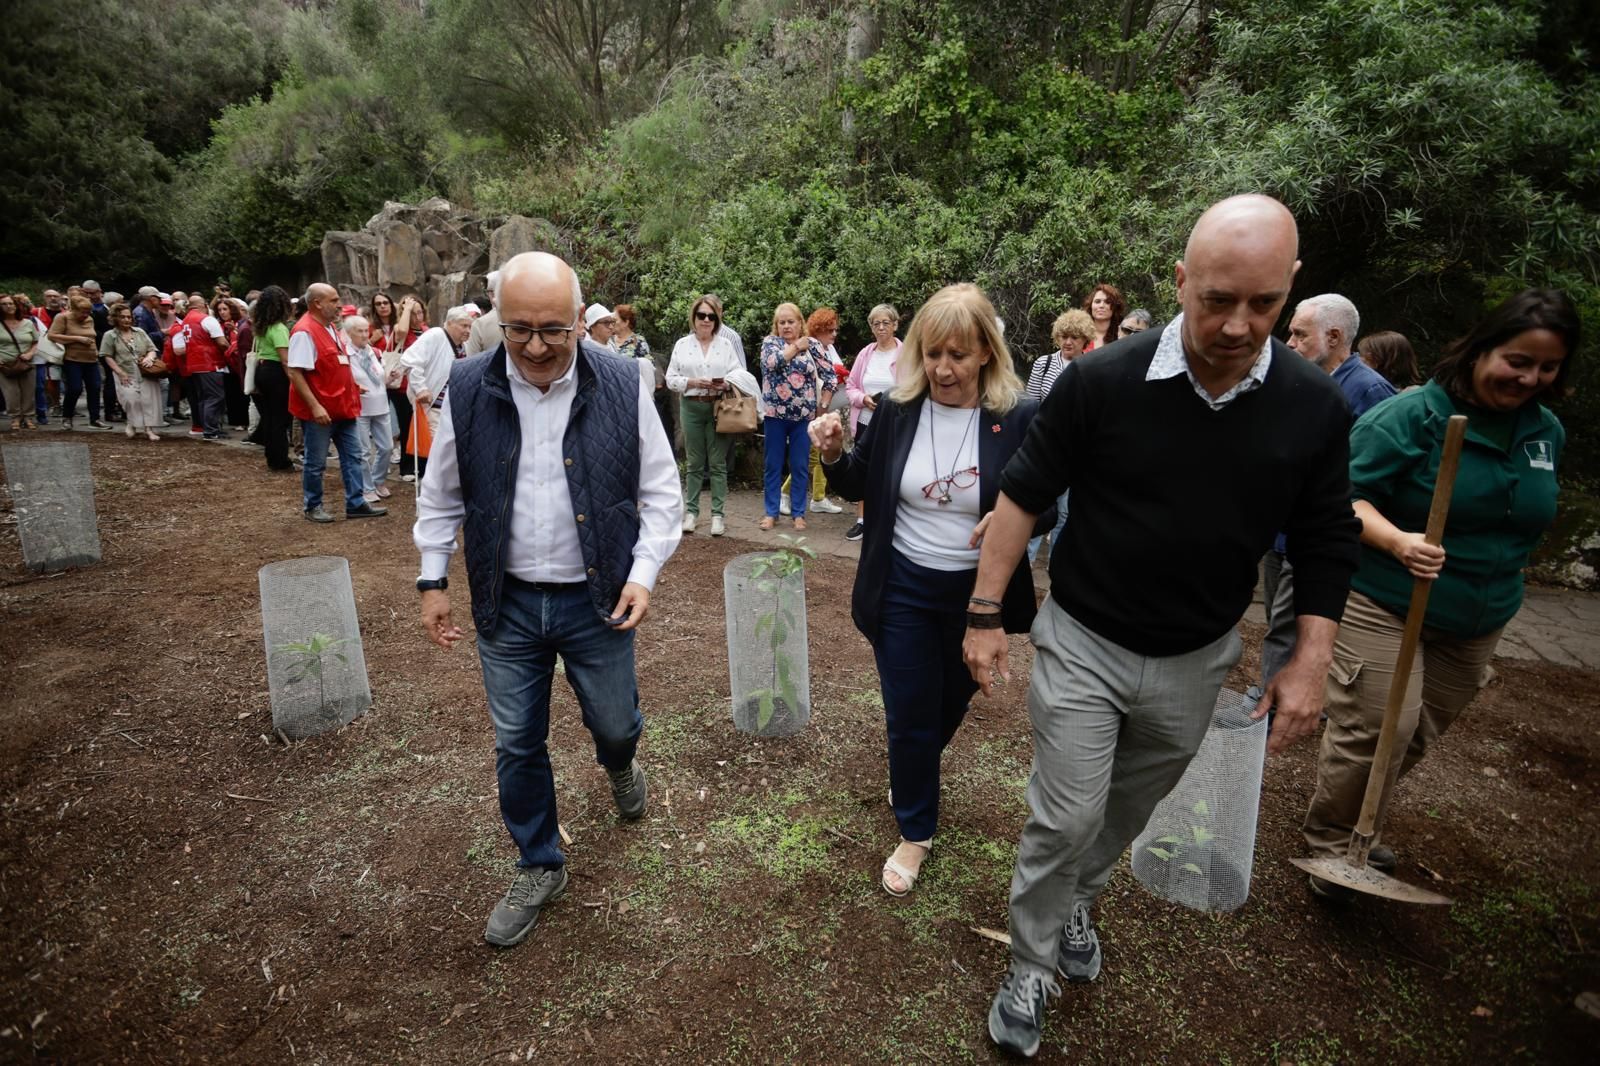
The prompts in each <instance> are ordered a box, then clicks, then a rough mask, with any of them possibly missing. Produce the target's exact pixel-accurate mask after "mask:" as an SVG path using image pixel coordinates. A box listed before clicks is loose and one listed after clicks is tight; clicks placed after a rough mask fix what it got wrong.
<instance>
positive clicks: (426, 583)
mask: <svg viewBox="0 0 1600 1066" xmlns="http://www.w3.org/2000/svg"><path fill="white" fill-rule="evenodd" d="M449 587H450V579H449V578H447V577H419V578H417V591H418V592H427V591H428V590H429V589H438V590H439V591H440V592H443V591H444V590H445V589H447V588H449Z"/></svg>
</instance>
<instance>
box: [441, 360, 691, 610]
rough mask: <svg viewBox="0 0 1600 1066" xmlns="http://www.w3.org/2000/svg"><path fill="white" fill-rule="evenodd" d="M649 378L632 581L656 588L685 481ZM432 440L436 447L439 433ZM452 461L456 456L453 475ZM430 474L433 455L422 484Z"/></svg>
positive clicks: (643, 395)
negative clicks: (680, 474) (680, 480)
mask: <svg viewBox="0 0 1600 1066" xmlns="http://www.w3.org/2000/svg"><path fill="white" fill-rule="evenodd" d="M651 381H652V385H646V384H645V383H644V382H643V381H642V380H641V381H640V382H639V539H638V540H637V541H635V542H634V545H633V568H632V569H631V570H630V571H629V572H628V580H629V581H631V582H634V583H635V584H639V585H643V586H644V587H645V588H647V589H652V590H653V589H654V588H655V585H656V577H657V576H658V575H659V574H660V573H661V568H662V567H663V566H665V565H666V563H667V560H668V559H670V558H672V553H673V552H674V551H676V550H677V548H678V541H679V540H681V539H682V538H683V486H682V485H680V484H679V483H678V461H677V460H676V459H675V458H674V457H673V455H672V442H671V441H669V440H668V439H667V431H666V429H665V428H664V427H663V426H662V425H661V418H660V416H659V415H657V414H656V405H655V399H654V397H653V396H652V393H653V392H654V391H655V390H654V388H653V383H654V378H653V377H652V379H651ZM446 406H448V405H446ZM441 428H442V427H441ZM434 440H435V444H434V447H435V448H437V447H438V443H437V441H438V438H437V437H436V438H434ZM451 450H452V451H454V448H452V449H451ZM454 461H455V460H454V459H453V458H452V460H451V463H452V467H451V475H452V477H453V476H454V475H455V469H454V465H453V464H454ZM432 478H433V460H432V459H431V458H430V459H429V460H428V477H427V478H426V479H424V481H423V484H424V485H426V484H427V483H428V481H429V480H432ZM418 524H419V525H420V524H421V523H420V522H419V523H418Z"/></svg>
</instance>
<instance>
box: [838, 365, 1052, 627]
mask: <svg viewBox="0 0 1600 1066" xmlns="http://www.w3.org/2000/svg"><path fill="white" fill-rule="evenodd" d="M925 399H926V397H924V398H922V399H917V400H914V401H912V402H911V403H909V404H904V405H902V404H899V403H896V402H895V401H894V400H891V399H889V397H888V395H887V394H883V395H880V396H879V397H878V408H877V410H875V411H873V412H872V421H871V422H869V423H867V427H866V429H865V430H864V431H863V432H862V434H861V435H860V436H859V437H858V438H857V439H856V446H855V450H854V451H851V452H849V453H847V454H845V455H843V456H841V457H840V459H839V461H838V462H837V463H832V464H829V463H824V464H822V472H823V473H824V474H825V475H826V476H827V479H828V487H829V488H831V489H832V490H833V491H834V492H836V493H838V494H839V495H840V496H843V497H844V498H845V499H847V500H850V501H852V502H854V501H856V500H861V499H865V500H866V501H867V511H868V513H869V514H870V516H871V518H872V520H871V521H870V522H868V523H867V531H866V535H865V536H864V537H863V538H862V541H861V562H860V563H859V564H858V565H857V567H856V585H855V591H854V592H853V593H852V594H851V596H850V614H851V617H852V618H854V619H855V623H856V628H857V629H859V630H861V632H862V634H863V635H865V636H866V638H867V640H869V641H871V640H874V639H875V638H876V637H877V634H878V618H879V614H880V609H881V606H882V603H883V594H884V589H885V583H884V575H885V574H887V573H888V572H889V561H890V554H891V553H892V552H893V551H894V522H895V515H896V511H897V504H898V502H899V497H900V478H901V476H902V475H903V474H904V473H905V469H906V461H907V460H908V459H909V458H910V456H911V444H912V442H913V441H914V440H915V439H916V436H917V423H918V421H919V420H920V419H921V417H922V404H923V402H924V400H925ZM1038 410H1039V405H1038V403H1037V402H1036V401H1034V400H1028V399H1021V400H1018V401H1017V406H1015V407H1013V408H1012V409H1011V411H1010V412H1009V413H1007V414H1005V415H1002V416H999V417H996V416H995V415H994V414H993V413H991V412H990V411H988V410H985V411H983V412H982V415H981V417H980V419H979V430H978V499H979V504H978V506H979V509H980V515H979V517H980V518H981V517H982V515H986V514H988V513H989V512H990V511H992V510H994V504H995V500H996V499H997V498H998V497H999V495H1000V471H1001V470H1003V469H1004V468H1005V465H1006V463H1007V461H1008V460H1010V458H1011V456H1012V453H1014V452H1015V451H1016V450H1017V449H1018V448H1019V447H1021V446H1022V441H1023V439H1024V438H1025V437H1026V436H1027V434H1028V425H1029V423H1031V422H1032V421H1033V416H1034V414H1035V413H1037V411H1038ZM1047 511H1048V513H1045V514H1041V515H1039V517H1038V520H1037V521H1036V522H1035V524H1034V533H1035V535H1037V534H1040V533H1048V532H1049V531H1050V528H1051V527H1052V526H1053V525H1055V521H1056V510H1055V508H1054V507H1050V508H1048V509H1047ZM1030 570H1031V567H1030V566H1029V564H1028V558H1027V556H1026V555H1024V556H1023V557H1022V559H1021V561H1020V562H1018V564H1017V569H1016V571H1015V572H1014V573H1013V574H1012V575H1011V582H1010V584H1008V585H1007V586H1006V592H1005V595H1004V596H1003V597H1002V598H1001V603H1002V604H1003V605H1004V606H1003V607H1002V608H1001V611H1000V615H1001V618H1002V620H1003V621H1004V623H1005V629H1006V632H1007V633H1026V632H1027V631H1028V630H1029V629H1030V628H1032V626H1033V616H1034V615H1035V614H1036V613H1037V612H1038V610H1039V603H1038V600H1037V599H1036V598H1035V596H1034V593H1033V575H1032V574H1031V573H1030ZM953 606H959V607H962V608H965V604H960V605H953Z"/></svg>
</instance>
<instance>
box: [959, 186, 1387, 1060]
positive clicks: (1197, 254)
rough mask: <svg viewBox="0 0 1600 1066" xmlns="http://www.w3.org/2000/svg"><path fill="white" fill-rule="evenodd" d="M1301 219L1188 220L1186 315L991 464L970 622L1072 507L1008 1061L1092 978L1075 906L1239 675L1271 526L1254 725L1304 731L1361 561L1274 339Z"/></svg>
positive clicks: (1348, 516)
mask: <svg viewBox="0 0 1600 1066" xmlns="http://www.w3.org/2000/svg"><path fill="white" fill-rule="evenodd" d="M1297 244H1298V236H1297V234H1296V230H1295V225H1294V219H1293V217H1292V216H1291V215H1290V214H1289V212H1288V210H1287V209H1286V208H1285V207H1284V206H1283V205H1282V204H1280V203H1278V202H1277V201H1276V200H1272V199H1269V198H1267V197H1264V196H1242V197H1234V198H1232V199H1229V200H1224V201H1222V202H1221V203H1219V204H1216V205H1214V206H1213V207H1212V208H1211V209H1210V210H1208V211H1207V212H1206V213H1205V214H1204V215H1203V216H1201V218H1200V220H1199V222H1197V223H1196V225H1195V228H1194V231H1193V232H1192V233H1191V235H1190V237H1189V243H1188V247H1187V248H1186V249H1185V253H1184V258H1183V260H1182V261H1181V262H1179V263H1178V264H1177V270H1176V272H1177V282H1178V292H1179V297H1180V300H1181V302H1182V305H1183V313H1182V314H1181V315H1179V316H1178V317H1177V318H1176V319H1174V320H1173V322H1172V323H1171V324H1170V325H1168V326H1167V327H1166V328H1165V329H1164V330H1162V331H1161V332H1160V333H1157V332H1156V331H1154V330H1150V331H1147V332H1146V333H1144V334H1143V335H1141V336H1138V337H1135V338H1129V339H1127V340H1123V341H1119V342H1117V343H1116V344H1113V345H1110V346H1108V347H1106V348H1104V349H1101V350H1100V351H1098V352H1093V353H1090V354H1089V355H1086V356H1082V357H1081V358H1079V359H1076V360H1074V361H1073V362H1072V364H1071V365H1069V366H1068V368H1067V369H1066V370H1065V371H1063V373H1062V375H1061V377H1060V379H1059V380H1058V381H1057V382H1056V385H1055V387H1054V389H1053V390H1052V391H1051V393H1050V395H1049V396H1048V397H1047V398H1046V400H1045V402H1044V404H1043V406H1042V407H1041V408H1040V412H1039V415H1038V417H1037V418H1036V419H1035V420H1034V423H1033V426H1032V428H1031V430H1030V432H1029V435H1028V438H1027V440H1026V441H1025V442H1024V444H1023V446H1022V448H1021V450H1019V451H1018V452H1017V454H1016V455H1015V456H1014V457H1013V458H1012V460H1011V462H1010V463H1009V464H1008V465H1007V466H1006V469H1005V473H1004V474H1003V475H1002V478H1001V483H1000V485H1001V495H1000V499H999V502H998V503H997V505H996V507H995V510H994V515H993V520H992V521H991V523H990V526H989V529H988V532H987V535H986V537H985V539H984V544H983V554H982V557H981V559H980V561H979V566H978V578H977V585H976V588H975V589H974V593H973V602H972V603H971V604H969V608H970V610H971V612H972V614H973V615H978V616H981V615H983V614H986V613H989V612H991V611H992V610H993V608H991V607H989V606H988V602H989V601H997V600H999V599H1000V593H1001V592H1002V591H1003V589H1004V584H1005V577H1006V575H1009V574H1010V573H1011V570H1012V569H1013V568H1014V567H1015V566H1016V563H1017V560H1018V559H1019V558H1020V557H1021V554H1022V551H1023V549H1024V548H1025V547H1026V544H1027V538H1028V533H1029V531H1030V530H1031V528H1032V525H1033V516H1035V515H1037V514H1039V513H1040V512H1042V511H1044V510H1047V509H1048V508H1050V507H1051V506H1053V505H1054V501H1055V499H1056V498H1057V497H1058V496H1060V495H1061V493H1062V492H1064V491H1066V490H1067V489H1069V488H1070V489H1071V490H1072V518H1071V519H1070V520H1069V521H1068V522H1067V525H1066V530H1065V536H1064V538H1063V540H1062V547H1063V550H1061V551H1060V552H1052V553H1051V558H1050V578H1051V589H1050V596H1049V599H1048V600H1047V601H1046V603H1045V605H1044V607H1043V608H1042V609H1041V610H1040V612H1039V616H1038V620H1037V621H1036V622H1035V624H1034V628H1033V632H1032V634H1031V636H1032V640H1033V644H1034V646H1035V649H1036V654H1035V656H1034V665H1033V674H1032V678H1031V680H1030V685H1029V690H1028V709H1029V713H1030V715H1031V717H1032V721H1033V741H1034V765H1033V774H1032V777H1031V778H1030V780H1029V784H1028V803H1029V809H1030V814H1029V817H1028V821H1027V824H1026V825H1025V827H1024V828H1023V832H1022V842H1021V845H1020V847H1019V850H1018V855H1017V867H1016V872H1015V874H1014V876H1013V878H1012V882H1011V940H1012V946H1011V953H1012V964H1011V970H1010V972H1009V973H1008V974H1007V976H1006V979H1005V983H1004V984H1003V985H1002V986H1001V989H1000V991H999V993H998V994H997V995H996V996H995V1000H994V1003H993V1005H992V1007H991V1009H990V1012H989V1033H990V1036H991V1037H992V1038H993V1039H994V1040H995V1042H996V1043H997V1044H999V1045H1000V1046H1001V1047H1003V1048H1005V1049H1007V1050H1010V1051H1013V1052H1016V1053H1018V1054H1023V1055H1032V1054H1033V1053H1034V1052H1035V1051H1036V1050H1037V1049H1038V1046H1039V1040H1040V1027H1041V1024H1042V1021H1043V1016H1044V1005H1045V1001H1046V998H1047V997H1048V995H1049V994H1050V993H1051V992H1054V991H1057V990H1058V986H1057V985H1056V983H1055V979H1054V975H1053V973H1052V971H1054V973H1059V974H1060V975H1061V976H1062V977H1064V978H1065V979H1066V980H1068V981H1092V980H1094V979H1095V978H1096V977H1097V976H1098V975H1099V972H1100V957H1101V955H1100V942H1099V937H1098V935H1097V933H1096V932H1095V928H1094V923H1093V921H1092V920H1091V918H1090V916H1089V905H1090V904H1091V903H1092V902H1093V901H1094V899H1095V897H1096V896H1097V895H1098V894H1099V892H1100V890H1101V889H1102V888H1103V887H1104V886H1105V882H1106V880H1107V878H1108V877H1109V876H1110V874H1111V870H1112V868H1113V867H1114V866H1115V864H1116V861H1117V859H1118V857H1119V856H1120V855H1121V854H1122V852H1123V851H1124V850H1125V849H1126V848H1127V846H1128V844H1129V842H1130V841H1132V839H1133V838H1134V836H1136V835H1137V834H1138V832H1139V831H1140V830H1141V829H1143V828H1144V824H1145V822H1146V821H1147V820H1148V818H1149V816H1150V812H1151V810H1152V809H1153V808H1154V807H1155V805H1156V804H1157V803H1158V802H1159V801H1160V800H1161V798H1162V797H1163V796H1165V795H1166V794H1167V793H1168V792H1169V791H1171V789H1172V787H1173V786H1174V785H1175V784H1177V782H1178V779H1179V778H1180V777H1181V776H1182V775H1183V771H1184V769H1185V768H1186V767H1187V766H1188V764H1189V760H1190V759H1192V758H1193V757H1194V753H1195V751H1196V749H1198V748H1199V746H1200V742H1201V740H1202V739H1203V738H1204V736H1205V733H1206V729H1207V726H1208V725H1209V722H1210V719H1211V711H1212V708H1213V706H1214V705H1215V703H1216V698H1217V693H1218V690H1219V689H1220V688H1221V686H1222V682H1223V679H1224V678H1225V677H1226V675H1227V673H1228V670H1229V669H1230V668H1231V667H1232V666H1233V664H1234V663H1235V662H1236V661H1237V660H1238V658H1239V651H1240V645H1239V637H1238V633H1237V631H1236V629H1235V625H1236V623H1237V622H1238V620H1239V618H1240V616H1241V615H1243V613H1244V611H1245V608H1246V607H1248V606H1249V603H1250V595H1251V592H1252V590H1253V588H1254V586H1255V581H1256V563H1257V560H1259V559H1260V558H1261V555H1262V553H1263V552H1265V551H1266V550H1267V549H1268V548H1269V547H1270V546H1271V544H1272V541H1273V537H1274V535H1275V534H1276V533H1277V531H1278V530H1280V529H1282V530H1283V531H1284V532H1286V533H1287V534H1288V543H1289V554H1290V560H1291V562H1292V563H1293V565H1294V567H1295V576H1296V580H1297V583H1296V587H1295V612H1296V614H1297V615H1298V632H1297V642H1296V647H1295V653H1294V657H1293V658H1292V659H1291V660H1290V661H1289V663H1288V664H1287V665H1286V666H1284V668H1283V669H1282V670H1281V671H1280V672H1279V673H1278V674H1277V676H1276V677H1274V678H1273V680H1272V682H1271V684H1269V685H1268V687H1267V691H1266V693H1265V694H1264V696H1263V697H1262V699H1261V701H1260V704H1259V706H1258V709H1257V716H1258V717H1259V716H1261V715H1264V714H1265V713H1266V711H1267V709H1268V708H1275V709H1276V712H1277V713H1276V716H1275V721H1274V724H1273V728H1272V734H1271V737H1270V739H1269V742H1268V750H1270V751H1273V752H1277V751H1281V750H1283V749H1284V748H1285V747H1287V746H1288V745H1289V744H1290V743H1292V742H1293V741H1294V740H1296V739H1298V738H1300V737H1302V736H1305V735H1307V734H1309V733H1311V732H1313V731H1314V730H1315V728H1316V725H1317V721H1318V718H1319V716H1320V713H1321V709H1322V699H1323V689H1324V685H1325V683H1326V679H1327V672H1328V666H1329V664H1330V662H1331V661H1332V652H1333V637H1334V634H1335V633H1336V632H1337V630H1338V620H1339V617H1340V614H1341V613H1342V611H1343V609H1344V601H1345V596H1346V594H1347V592H1348V590H1349V584H1350V576H1351V574H1352V573H1353V572H1354V570H1355V566H1356V562H1357V558H1358V542H1357V537H1358V534H1359V530H1360V526H1359V523H1358V522H1357V520H1356V518H1355V515H1354V512H1353V510H1352V509H1351V505H1350V482H1349V471H1348V466H1349V428H1350V413H1349V408H1348V406H1347V405H1346V403H1345V400H1344V397H1343V395H1342V394H1341V393H1340V391H1339V389H1338V387H1337V386H1336V385H1334V384H1333V382H1332V381H1330V380H1329V378H1328V375H1327V374H1325V373H1323V372H1322V371H1320V370H1319V369H1318V368H1317V367H1315V366H1312V365H1310V364H1309V363H1307V362H1306V361H1305V360H1303V359H1300V358H1299V357H1298V356H1296V355H1295V354H1294V353H1293V352H1292V351H1290V350H1289V349H1288V348H1286V347H1285V346H1284V345H1282V344H1280V343H1278V342H1277V341H1275V340H1273V339H1272V337H1271V330H1272V327H1273V324H1274V323H1275V322H1276V321H1277V318H1278V315H1279V313H1280V312H1281V311H1282V309H1283V306H1284V302H1285V301H1286V300H1287V298H1288V296H1289V288H1290V285H1291V283H1292V281H1293V278H1294V274H1295V272H1296V270H1298V269H1299V265H1300V264H1299V262H1298V260H1297V259H1296V252H1297ZM985 621H986V619H984V618H982V617H977V618H974V619H973V623H974V624H973V625H972V626H971V627H970V628H969V629H968V631H967V639H966V646H965V649H964V651H965V655H966V659H967V664H968V666H969V668H971V669H972V671H973V676H974V677H975V678H976V679H977V680H978V682H979V684H980V685H982V686H983V688H984V691H985V693H986V694H987V693H988V692H989V691H990V689H991V687H992V685H993V683H994V682H993V677H994V674H995V673H998V674H999V675H1000V676H1001V677H1005V676H1006V674H1007V658H1006V644H1005V640H1004V635H1003V632H1002V631H1001V630H1000V629H996V628H991V627H989V626H987V625H985V624H984V623H985Z"/></svg>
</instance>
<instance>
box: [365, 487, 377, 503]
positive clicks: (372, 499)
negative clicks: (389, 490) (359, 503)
mask: <svg viewBox="0 0 1600 1066" xmlns="http://www.w3.org/2000/svg"><path fill="white" fill-rule="evenodd" d="M361 498H362V499H363V500H366V501H367V502H368V503H377V502H378V492H377V490H376V489H374V490H373V491H371V492H363V493H362V494H361Z"/></svg>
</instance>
